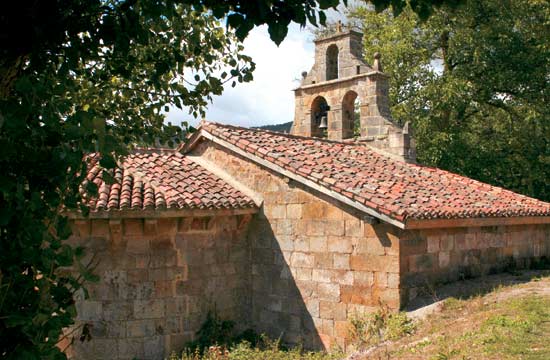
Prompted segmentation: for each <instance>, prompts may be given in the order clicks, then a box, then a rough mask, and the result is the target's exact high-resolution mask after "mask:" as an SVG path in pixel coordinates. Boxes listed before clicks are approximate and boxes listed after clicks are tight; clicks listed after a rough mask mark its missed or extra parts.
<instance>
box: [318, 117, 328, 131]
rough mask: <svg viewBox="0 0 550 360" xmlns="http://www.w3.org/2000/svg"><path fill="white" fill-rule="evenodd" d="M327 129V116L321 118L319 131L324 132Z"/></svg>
mask: <svg viewBox="0 0 550 360" xmlns="http://www.w3.org/2000/svg"><path fill="white" fill-rule="evenodd" d="M326 128H327V116H326V115H323V116H321V123H320V124H319V129H321V130H324V129H326Z"/></svg>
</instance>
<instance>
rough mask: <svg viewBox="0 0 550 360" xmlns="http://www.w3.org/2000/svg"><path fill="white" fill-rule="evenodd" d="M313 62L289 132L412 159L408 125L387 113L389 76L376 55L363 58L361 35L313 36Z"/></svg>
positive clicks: (339, 31)
mask: <svg viewBox="0 0 550 360" xmlns="http://www.w3.org/2000/svg"><path fill="white" fill-rule="evenodd" d="M314 42H315V63H314V65H313V67H312V68H311V70H310V71H309V72H304V73H302V81H301V84H300V86H299V87H298V88H297V89H295V90H294V94H295V115H294V123H293V126H292V130H291V132H292V134H295V135H301V136H311V137H319V138H328V139H329V140H339V141H354V140H355V141H359V142H364V143H366V144H367V145H369V146H371V147H373V148H375V149H376V150H379V151H381V152H384V153H387V154H388V155H391V156H392V157H395V158H398V159H401V160H404V161H408V162H414V161H415V150H414V141H413V140H412V139H411V136H410V134H409V126H408V124H406V125H405V126H404V127H400V126H399V125H397V124H396V123H395V122H394V120H393V119H392V117H391V114H390V108H389V97H388V90H389V84H388V76H387V75H386V74H384V73H383V72H382V65H381V61H380V54H378V53H376V54H374V57H373V65H372V66H371V65H369V64H368V63H367V62H365V60H363V55H362V48H363V45H362V34H361V33H359V32H356V31H354V30H345V31H344V30H342V25H341V24H340V23H339V24H338V26H337V28H336V32H335V33H334V34H331V35H329V36H326V37H321V38H318V39H316V40H315V41H314Z"/></svg>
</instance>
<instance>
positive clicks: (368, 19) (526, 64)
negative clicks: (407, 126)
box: [351, 0, 550, 200]
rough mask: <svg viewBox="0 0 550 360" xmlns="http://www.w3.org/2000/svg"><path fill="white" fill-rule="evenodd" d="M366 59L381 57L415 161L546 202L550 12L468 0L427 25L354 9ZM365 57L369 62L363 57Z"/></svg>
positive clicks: (512, 1) (542, 5)
mask: <svg viewBox="0 0 550 360" xmlns="http://www.w3.org/2000/svg"><path fill="white" fill-rule="evenodd" d="M351 15H352V18H354V19H359V20H360V21H361V22H362V24H363V26H364V34H365V37H364V46H365V56H366V58H371V57H372V54H373V53H374V52H377V51H378V52H380V53H381V54H382V56H383V58H382V60H383V65H384V71H385V72H387V73H388V74H389V75H390V77H391V80H390V86H391V89H390V97H391V108H392V113H393V115H394V117H395V118H396V119H397V120H398V121H400V122H401V123H404V122H406V121H411V122H412V124H413V128H414V130H415V138H416V140H417V149H418V160H419V162H421V163H424V164H428V165H433V166H438V167H441V168H444V169H448V170H450V171H453V172H457V173H460V174H464V175H466V176H470V177H473V178H475V179H479V180H481V181H484V182H488V183H491V184H494V185H498V186H502V187H505V188H509V189H513V190H515V191H518V192H520V193H523V194H526V195H530V196H534V197H537V198H540V199H544V200H550V186H549V185H548V179H549V178H550V107H548V103H549V101H550V6H549V5H548V2H547V1H544V0H525V1H524V0H506V1H496V0H483V1H482V0H467V1H465V2H464V4H463V6H461V7H458V8H449V7H446V6H442V7H440V8H438V9H436V10H435V11H434V13H433V15H432V16H431V17H430V18H429V19H428V20H426V21H421V20H420V19H419V17H418V16H417V14H416V13H415V12H414V11H412V10H411V8H410V7H407V8H405V9H404V10H403V12H402V13H401V14H400V15H399V16H394V15H393V14H392V13H391V12H390V11H385V12H382V13H376V12H374V11H372V10H369V9H368V8H366V7H362V8H359V9H356V10H355V11H353V13H352V14H351ZM369 54H371V55H369Z"/></svg>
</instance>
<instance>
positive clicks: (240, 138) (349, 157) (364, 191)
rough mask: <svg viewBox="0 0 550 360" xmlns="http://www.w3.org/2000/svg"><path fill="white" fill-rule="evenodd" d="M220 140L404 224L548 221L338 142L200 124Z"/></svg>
mask: <svg viewBox="0 0 550 360" xmlns="http://www.w3.org/2000/svg"><path fill="white" fill-rule="evenodd" d="M202 129H203V130H205V131H206V132H208V133H209V134H211V135H213V136H214V137H216V138H218V139H222V140H224V141H226V142H228V143H231V144H232V145H234V146H236V147H238V148H240V149H241V150H244V151H246V152H247V153H250V154H253V155H255V156H257V157H260V158H262V159H264V160H266V161H268V162H270V163H272V164H275V165H278V166H279V167H281V168H283V169H285V170H287V171H289V172H292V173H294V174H296V175H300V176H302V177H303V178H306V179H308V180H310V181H313V182H315V183H317V184H318V185H320V186H322V187H325V188H327V189H330V190H332V191H334V192H337V193H340V194H341V195H343V196H345V197H347V198H349V199H351V200H353V201H354V202H359V203H361V204H363V205H365V206H367V207H368V208H371V209H373V210H375V211H376V212H378V213H380V214H384V215H386V216H389V217H390V218H393V219H395V220H398V221H400V222H404V221H405V220H407V219H414V220H424V219H466V218H486V217H520V216H550V204H549V203H545V202H542V201H540V200H536V199H533V198H530V197H527V196H523V195H520V194H517V193H514V192H512V191H508V190H505V189H502V188H499V187H495V186H491V185H488V184H485V183H482V182H479V181H476V180H473V179H470V178H467V177H464V176H460V175H457V174H453V173H450V172H448V171H444V170H441V169H437V168H432V167H427V166H422V165H415V164H408V163H404V162H400V161H397V160H393V159H391V158H389V157H387V156H384V155H381V154H380V153H377V152H375V151H374V150H372V149H371V148H369V147H368V146H366V145H364V144H360V143H352V144H350V143H342V142H335V141H328V140H320V139H314V138H306V137H299V136H292V135H286V134H281V133H275V132H269V131H262V130H251V129H246V128H240V127H234V126H229V125H221V124H215V123H209V122H204V123H203V125H202Z"/></svg>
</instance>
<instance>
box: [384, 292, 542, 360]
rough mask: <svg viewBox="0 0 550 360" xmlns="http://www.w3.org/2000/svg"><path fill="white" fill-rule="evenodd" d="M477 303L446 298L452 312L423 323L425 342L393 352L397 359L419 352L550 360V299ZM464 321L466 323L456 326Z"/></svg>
mask: <svg viewBox="0 0 550 360" xmlns="http://www.w3.org/2000/svg"><path fill="white" fill-rule="evenodd" d="M476 301H477V302H478V304H472V303H469V302H468V301H467V300H456V299H450V300H447V301H446V302H445V303H444V309H445V310H444V313H445V312H450V314H446V315H443V316H438V319H435V318H434V319H429V320H427V321H426V323H425V324H419V327H420V328H421V330H420V331H421V332H422V333H424V334H423V335H424V336H426V340H424V341H420V342H418V343H417V344H415V345H414V346H412V347H403V348H401V349H399V350H398V351H395V352H393V357H392V358H407V357H412V356H413V354H416V355H420V356H421V357H422V358H425V359H433V360H447V359H499V360H500V359H530V360H536V359H540V360H543V359H545V360H547V359H550V298H548V297H539V296H535V295H527V296H522V297H519V298H515V299H510V300H506V301H503V302H501V303H492V304H483V302H482V299H476ZM460 317H463V318H464V319H463V321H459V322H456V321H455V320H456V319H459V318H460ZM422 328H424V329H422ZM428 328H429V330H427V329H428ZM430 330H431V331H430Z"/></svg>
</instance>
